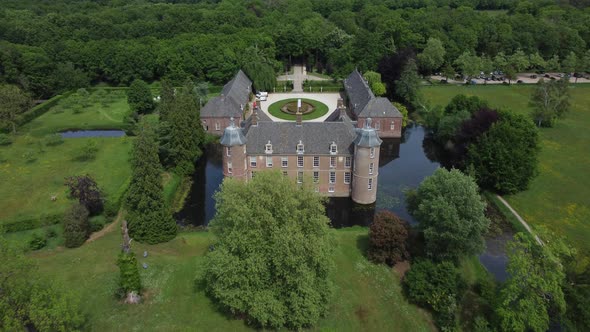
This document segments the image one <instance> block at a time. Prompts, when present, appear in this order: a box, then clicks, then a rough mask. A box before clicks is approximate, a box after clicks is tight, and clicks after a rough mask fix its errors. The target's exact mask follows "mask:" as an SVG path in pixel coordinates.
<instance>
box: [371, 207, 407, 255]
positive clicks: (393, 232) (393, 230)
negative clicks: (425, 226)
mask: <svg viewBox="0 0 590 332" xmlns="http://www.w3.org/2000/svg"><path fill="white" fill-rule="evenodd" d="M408 229H409V225H408V224H407V223H406V222H405V221H403V220H401V219H400V218H399V217H398V216H396V215H395V214H393V213H392V212H389V211H385V210H384V211H380V212H379V213H377V214H376V215H375V219H374V220H373V223H371V227H370V228H369V249H368V252H367V255H368V257H369V259H370V260H371V261H373V262H375V263H380V264H382V263H385V264H388V265H391V266H393V265H395V264H396V263H398V262H401V261H403V260H406V259H408V258H409V257H410V254H409V253H408V250H407V241H408V232H409V230H408Z"/></svg>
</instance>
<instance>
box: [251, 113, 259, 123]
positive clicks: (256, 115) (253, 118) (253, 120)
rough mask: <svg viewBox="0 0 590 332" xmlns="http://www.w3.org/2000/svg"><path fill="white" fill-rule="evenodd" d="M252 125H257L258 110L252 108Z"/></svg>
mask: <svg viewBox="0 0 590 332" xmlns="http://www.w3.org/2000/svg"><path fill="white" fill-rule="evenodd" d="M252 125H253V126H258V112H257V111H256V110H254V114H252Z"/></svg>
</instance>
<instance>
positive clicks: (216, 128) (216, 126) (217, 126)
mask: <svg viewBox="0 0 590 332" xmlns="http://www.w3.org/2000/svg"><path fill="white" fill-rule="evenodd" d="M220 129H221V127H220V126H219V122H215V130H220Z"/></svg>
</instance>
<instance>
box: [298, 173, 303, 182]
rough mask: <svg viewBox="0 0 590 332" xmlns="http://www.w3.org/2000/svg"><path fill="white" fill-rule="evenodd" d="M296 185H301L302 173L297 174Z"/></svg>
mask: <svg viewBox="0 0 590 332" xmlns="http://www.w3.org/2000/svg"><path fill="white" fill-rule="evenodd" d="M297 183H303V172H301V171H299V172H297Z"/></svg>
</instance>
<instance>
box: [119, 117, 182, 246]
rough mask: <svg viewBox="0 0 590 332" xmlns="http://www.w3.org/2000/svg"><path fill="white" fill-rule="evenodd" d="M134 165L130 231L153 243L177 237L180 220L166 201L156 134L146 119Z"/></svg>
mask: <svg viewBox="0 0 590 332" xmlns="http://www.w3.org/2000/svg"><path fill="white" fill-rule="evenodd" d="M131 166H132V173H131V183H130V184H129V189H128V190H127V196H126V200H125V202H126V206H127V209H128V212H129V214H128V220H129V233H130V234H131V236H132V237H133V238H134V239H135V240H137V241H139V242H145V243H149V244H155V243H161V242H167V241H170V240H171V239H173V238H174V237H175V236H176V232H177V227H176V222H175V221H174V219H173V218H172V215H171V214H170V211H169V210H168V207H167V206H166V202H165V200H164V193H163V191H164V190H163V187H162V176H161V165H160V158H159V157H158V144H157V143H156V140H155V133H154V131H153V129H152V128H151V127H150V125H149V124H148V123H146V122H142V124H141V129H140V134H139V137H138V138H137V140H136V141H135V143H134V146H133V159H132V162H131Z"/></svg>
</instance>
